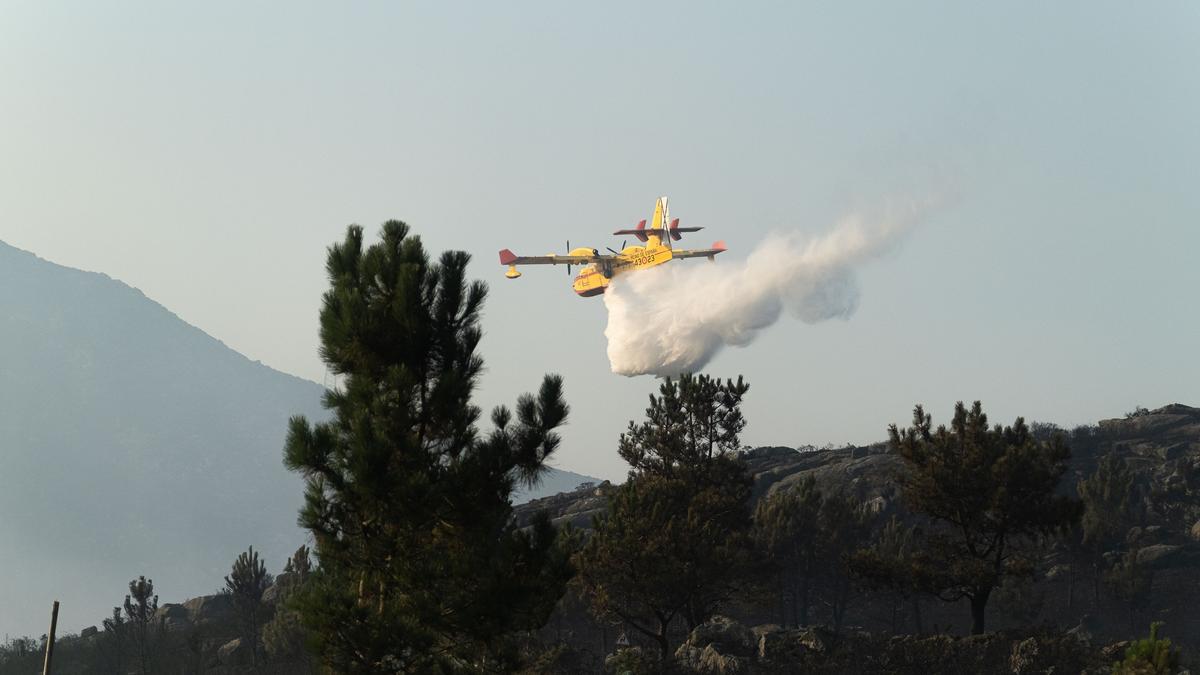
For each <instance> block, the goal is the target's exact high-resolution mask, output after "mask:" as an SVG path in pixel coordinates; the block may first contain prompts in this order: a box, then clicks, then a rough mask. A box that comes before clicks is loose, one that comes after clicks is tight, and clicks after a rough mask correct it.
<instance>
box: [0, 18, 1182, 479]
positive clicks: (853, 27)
mask: <svg viewBox="0 0 1200 675" xmlns="http://www.w3.org/2000/svg"><path fill="white" fill-rule="evenodd" d="M1198 64H1200V5H1197V4H1196V3H1187V2H1160V3H1128V2H1121V3H1097V2H1086V3H1083V2H1080V3H1069V2H1061V3H1043V2H1005V3H990V4H988V5H982V4H979V5H973V4H971V3H962V2H945V3H925V2H903V3H900V2H884V3H820V4H816V3H813V4H801V3H760V4H756V5H755V4H748V3H725V4H722V5H717V4H712V3H696V2H687V3H678V4H655V5H654V6H649V5H647V4H645V3H611V2H609V3H592V5H591V6H589V7H584V6H581V3H557V2H555V3H551V2H547V3H488V4H477V5H467V4H464V3H432V2H431V3H422V4H407V3H406V4H401V3H382V2H381V3H359V4H355V5H350V4H345V3H325V2H322V3H302V2H290V3H245V2H237V3H217V2H206V3H194V4H192V5H190V6H185V5H184V4H183V3H157V2H121V3H94V2H78V3H54V4H53V5H52V4H51V3H46V2H12V1H11V0H10V1H8V2H4V3H2V4H0V240H4V241H6V242H8V243H10V244H13V245H15V246H18V247H21V248H25V249H28V250H32V251H34V252H36V253H38V254H39V255H41V256H42V257H44V258H47V259H49V260H52V261H55V262H58V263H62V264H65V265H69V266H73V267H79V268H83V269H88V270H95V271H101V272H105V273H107V274H109V275H110V276H113V277H116V278H118V279H121V280H123V281H125V282H127V283H129V284H131V285H133V286H136V287H138V288H139V289H141V290H142V291H143V292H145V293H146V295H148V296H149V297H151V298H153V299H155V300H157V301H159V302H161V303H162V304H164V305H165V306H167V307H168V308H170V309H171V310H173V311H174V312H176V313H177V314H179V315H180V316H181V317H182V318H184V319H185V320H187V321H189V322H191V323H193V324H195V325H196V326H199V327H200V328H202V329H204V330H205V331H207V332H209V333H210V334H212V335H214V336H216V337H217V338H219V339H221V340H223V341H224V342H225V343H227V344H228V345H230V346H231V347H233V348H234V349H237V350H239V351H241V352H242V353H244V354H246V355H247V356H249V357H250V358H252V359H258V360H261V361H263V362H264V363H267V364H269V365H271V366H273V367H276V368H278V369H281V370H284V371H287V372H290V373H294V374H297V375H301V376H303V377H307V378H310V379H313V380H315V381H318V382H321V381H322V380H323V378H324V376H325V373H324V367H323V365H322V364H321V362H320V361H319V359H318V357H317V353H316V348H317V327H316V326H317V324H316V319H317V311H318V306H319V300H320V294H321V293H322V291H323V290H324V288H325V286H326V280H325V278H324V270H323V264H324V255H325V248H326V246H328V245H329V244H330V243H331V242H333V241H335V240H338V239H340V238H341V237H342V235H343V233H344V228H345V226H346V225H347V224H349V223H352V222H357V223H361V224H362V225H364V226H365V227H366V228H367V229H368V231H369V232H371V233H374V232H375V230H376V229H377V227H378V225H379V224H380V223H381V222H382V221H384V220H386V219H388V218H399V219H402V220H406V221H407V222H409V223H410V224H411V225H412V226H413V227H414V228H415V229H416V231H417V232H418V233H420V234H421V236H422V237H423V238H424V240H425V241H426V242H427V244H428V245H429V247H430V248H431V249H433V250H435V251H440V250H442V249H445V248H460V249H465V250H467V251H470V252H471V253H472V254H474V256H475V262H474V264H473V268H472V271H473V274H474V275H475V276H476V277H478V278H482V279H486V280H487V281H488V282H489V283H490V285H491V296H490V300H489V302H488V304H487V307H486V317H485V324H484V326H485V329H486V332H487V335H486V338H485V340H484V342H483V345H482V347H483V353H484V356H485V358H486V359H487V363H488V372H487V375H486V376H485V378H484V380H483V384H482V389H481V392H480V402H481V403H482V404H484V405H485V406H489V407H490V406H491V405H493V404H495V403H499V402H509V401H512V400H513V399H515V396H516V395H517V394H518V393H519V392H521V391H526V390H529V389H531V388H534V387H536V386H537V384H538V381H539V379H540V377H541V375H542V374H543V373H545V372H551V371H553V372H559V373H562V374H563V375H564V376H565V379H566V387H567V395H568V398H569V401H570V403H571V404H572V406H573V412H572V417H571V423H570V426H569V427H568V429H567V430H566V431H565V434H564V435H565V442H564V444H563V447H562V450H561V453H560V456H559V457H558V458H557V464H558V465H559V466H562V467H564V468H568V469H571V470H575V471H579V472H583V473H589V474H592V475H599V476H602V477H608V478H618V477H621V476H623V474H624V472H625V468H624V466H623V464H622V462H621V460H620V459H619V458H618V457H617V454H616V450H615V441H616V436H617V434H618V433H619V432H620V431H621V430H622V429H623V428H624V426H625V424H626V422H627V421H628V420H629V419H631V418H634V417H638V416H640V414H641V411H642V410H643V408H644V407H645V404H646V396H647V394H649V393H650V392H651V391H653V390H654V389H655V388H656V386H657V382H656V381H655V380H653V379H651V378H647V377H641V378H634V379H626V378H623V377H619V376H616V375H613V374H611V373H610V372H609V365H608V361H607V358H606V355H605V339H604V335H603V330H604V326H605V321H606V316H605V308H604V304H603V302H602V300H601V299H599V298H594V299H586V300H585V299H581V298H578V297H576V296H575V295H574V294H573V293H571V291H570V287H569V279H568V278H567V276H566V275H565V274H564V271H563V270H562V269H561V268H540V269H530V270H529V271H528V272H527V273H526V274H525V276H524V277H523V278H521V279H520V280H518V281H508V280H506V279H504V277H503V268H501V267H500V266H499V265H498V263H497V259H496V251H497V250H498V249H500V248H504V247H510V248H512V249H514V250H516V251H518V252H527V253H531V254H541V253H545V252H548V251H561V250H562V248H563V246H564V245H565V242H564V240H566V239H570V240H571V242H572V244H573V245H583V244H588V245H593V246H597V247H603V246H606V245H612V246H616V245H617V244H618V243H619V240H618V239H617V238H613V237H611V236H609V234H608V233H609V232H611V231H612V230H614V229H617V228H620V227H629V226H631V225H632V224H633V223H636V222H637V221H638V220H640V219H642V218H647V217H649V215H650V211H651V210H652V208H653V203H654V198H655V197H657V196H658V195H660V194H666V195H670V197H671V204H672V210H673V215H675V216H678V217H681V218H682V219H683V221H684V224H690V225H703V226H705V227H706V228H707V229H706V230H705V231H704V232H703V233H701V235H702V236H700V237H699V240H696V239H689V240H688V241H686V242H685V243H691V244H696V245H703V244H707V243H709V242H710V241H712V240H713V239H718V238H720V239H724V240H725V241H726V242H727V243H728V245H729V247H730V249H731V250H730V253H728V254H726V256H727V257H729V258H736V257H738V256H742V255H744V254H745V253H746V252H748V251H749V250H750V249H752V248H753V247H754V246H755V245H756V244H757V243H758V242H759V241H760V240H761V239H762V238H763V237H764V236H765V235H766V234H767V233H768V232H771V231H781V232H799V233H802V234H806V235H809V234H811V235H814V236H815V235H819V234H820V233H822V232H825V231H827V230H828V229H829V228H830V227H831V226H832V225H833V224H834V223H836V222H837V221H838V219H839V218H841V217H843V216H845V215H846V214H848V213H852V212H856V211H858V210H863V209H865V210H868V211H869V210H871V209H877V208H879V207H880V205H885V204H887V203H889V202H890V201H894V200H909V199H917V200H939V201H940V202H941V203H942V206H941V207H940V208H938V209H936V210H934V211H933V212H931V213H930V214H929V216H928V217H927V218H926V219H924V221H923V222H922V223H921V224H920V225H919V226H918V227H917V228H916V229H915V230H913V231H912V233H911V234H910V235H909V236H908V238H907V239H906V240H905V241H904V242H902V244H901V246H900V247H899V248H898V249H897V250H895V251H893V252H892V253H891V254H890V255H888V256H887V257H886V258H884V259H882V260H879V261H877V262H875V263H874V264H872V265H870V266H868V267H866V268H864V269H863V273H862V275H861V277H860V281H861V286H862V292H863V295H862V301H861V304H860V306H859V310H858V312H857V314H856V315H855V316H853V317H852V318H850V319H849V320H848V321H840V320H838V321H833V322H828V323H824V324H819V325H815V326H810V325H805V324H802V323H799V322H797V321H794V320H791V319H785V320H783V321H782V322H781V323H780V324H778V325H777V326H775V327H774V328H773V329H772V330H770V331H768V332H767V333H766V334H765V335H764V336H763V337H762V338H761V339H760V340H759V341H758V342H756V343H754V344H753V345H751V346H749V347H747V348H745V349H736V350H728V351H725V352H723V353H722V354H721V355H720V356H718V357H717V359H716V360H715V361H714V362H713V363H712V364H711V365H710V367H709V369H708V372H710V373H712V374H715V375H721V376H736V375H738V374H744V375H745V376H746V377H747V379H748V381H749V382H750V384H751V392H750V395H749V398H748V402H747V405H746V413H747V416H748V418H749V422H750V426H749V428H748V429H747V431H746V434H745V440H746V441H747V442H748V443H750V444H787V445H796V444H801V443H814V444H817V445H821V444H825V443H838V444H840V443H843V442H867V441H873V440H878V439H881V438H883V437H884V434H885V428H886V425H887V424H888V423H890V422H893V421H896V422H905V421H907V420H908V418H909V415H910V410H911V407H912V405H913V404H914V403H917V402H923V403H925V404H927V405H928V406H929V407H930V409H931V410H932V412H933V413H934V415H935V420H936V419H938V418H941V419H945V418H946V417H947V416H948V415H949V413H950V410H951V406H952V405H953V403H954V401H956V400H959V399H965V400H973V399H977V398H978V399H982V400H983V402H984V406H985V410H987V411H989V412H990V413H991V416H992V418H993V419H994V420H997V421H1006V422H1008V421H1011V419H1012V418H1013V417H1014V416H1016V415H1018V414H1021V415H1025V416H1026V417H1028V418H1032V419H1039V420H1053V421H1058V422H1061V423H1064V424H1073V423H1079V422H1085V421H1094V420H1096V419H1098V418H1101V417H1108V416H1118V415H1120V414H1122V413H1123V412H1125V411H1127V410H1129V409H1131V408H1133V407H1134V406H1136V405H1145V406H1148V407H1155V406H1158V405H1162V404H1165V403H1169V402H1174V401H1180V402H1184V403H1190V404H1200V361H1198V360H1197V359H1196V345H1197V344H1200V313H1198V312H1197V297H1198V293H1200V265H1198V264H1197V261H1198V259H1200V258H1198V256H1200V74H1198V71H1197V65H1198ZM683 264H687V263H683ZM696 264H703V263H702V262H701V263H696ZM718 264H720V263H718ZM0 329H2V327H0Z"/></svg>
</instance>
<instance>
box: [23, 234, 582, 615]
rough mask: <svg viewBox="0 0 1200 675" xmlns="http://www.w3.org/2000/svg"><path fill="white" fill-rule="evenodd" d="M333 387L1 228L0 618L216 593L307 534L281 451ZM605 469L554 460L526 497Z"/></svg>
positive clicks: (294, 480) (317, 414)
mask: <svg viewBox="0 0 1200 675" xmlns="http://www.w3.org/2000/svg"><path fill="white" fill-rule="evenodd" d="M323 391H324V390H323V388H322V387H321V386H320V385H318V384H315V383H313V382H309V381H307V380H302V379H300V378H297V377H293V376H290V375H287V374H284V373H281V372H278V371H275V370H272V369H271V368H268V367H266V366H264V365H262V364H260V363H257V362H253V361H250V360H249V359H247V358H245V357H244V356H242V355H241V354H238V353H237V352H235V351H233V350H232V349H229V348H228V347H226V346H225V345H224V344H222V343H221V342H220V341H218V340H216V339H214V338H212V337H210V336H209V335H207V334H205V333H204V332H203V331H201V330H199V329H198V328H195V327H193V326H191V325H188V324H187V323H185V322H184V321H182V320H181V319H179V317H177V316H175V315H174V314H172V313H171V312H170V311H168V310H167V309H166V308H164V307H163V306H161V305H159V304H158V303H156V302H154V301H152V300H149V299H148V298H146V297H145V296H144V295H143V294H142V293H141V292H140V291H138V290H137V289H134V288H131V287H129V286H127V285H125V284H123V283H121V282H119V281H116V280H114V279H111V278H109V277H108V276H106V275H103V274H96V273H91V272H82V271H79V270H75V269H71V268H67V267H62V266H60V265H55V264H53V263H49V262H47V261H44V260H41V259H39V258H37V257H36V256H35V255H33V254H31V253H27V252H25V251H21V250H18V249H16V248H13V247H11V246H8V245H6V244H4V243H3V242H0V632H4V633H9V634H13V635H16V634H22V633H33V634H38V632H39V631H42V630H44V623H45V620H46V619H45V614H46V612H47V611H48V608H49V606H50V603H51V601H52V600H54V599H58V600H61V601H62V603H63V604H62V611H61V617H60V625H61V626H63V627H64V628H65V629H66V630H78V629H79V628H81V627H84V626H88V625H93V624H97V623H99V621H100V620H101V619H102V618H103V617H104V616H105V615H107V614H108V613H109V612H111V608H112V607H113V606H114V605H118V604H120V603H121V602H122V601H123V599H124V596H125V593H126V592H127V588H126V586H127V584H128V582H129V580H130V579H132V578H134V577H136V576H137V575H141V574H144V575H146V576H147V577H150V578H151V579H153V580H154V582H155V589H156V591H158V592H159V593H160V594H161V595H162V597H163V598H164V601H165V600H166V599H167V598H170V599H173V600H181V599H183V598H185V597H191V596H196V595H201V594H206V593H212V592H213V591H214V590H215V589H216V587H217V586H219V585H220V584H221V580H222V578H223V576H224V575H225V574H227V573H228V572H229V566H230V564H231V563H232V561H233V559H234V558H235V557H236V555H237V554H238V552H240V551H242V550H244V549H245V548H246V547H247V546H250V545H253V546H254V547H255V549H257V550H259V551H261V552H262V554H263V556H264V558H265V560H266V562H267V566H268V570H269V571H272V572H278V571H279V568H280V566H281V565H282V563H283V561H284V560H285V559H286V557H287V556H289V555H290V554H291V552H292V551H293V550H295V548H296V547H297V546H299V545H300V544H301V543H303V542H304V541H305V540H306V533H305V532H303V531H301V530H300V529H299V528H298V527H296V513H297V511H298V509H299V507H300V506H301V504H302V501H303V499H302V487H301V482H300V479H299V478H298V477H297V476H295V475H293V474H291V473H289V472H288V471H287V470H286V469H284V467H283V465H282V447H283V438H284V433H285V430H286V424H287V420H288V418H289V417H290V416H292V415H305V416H308V417H309V418H310V419H313V418H323V417H324V414H325V413H324V411H323V410H322V408H321V405H320V401H321V396H322V393H323ZM594 480H595V479H593V478H589V477H587V476H581V475H579V474H574V473H571V472H567V471H561V470H551V471H550V472H549V473H548V474H547V475H546V476H545V477H544V479H543V481H542V482H541V483H540V484H539V485H537V486H535V487H534V488H532V489H530V490H527V491H525V492H524V493H522V494H521V495H519V497H518V501H523V500H527V499H531V498H534V497H538V496H542V495H545V494H552V493H555V492H559V491H563V490H569V489H572V488H574V487H576V486H577V485H579V484H580V483H582V482H585V481H594Z"/></svg>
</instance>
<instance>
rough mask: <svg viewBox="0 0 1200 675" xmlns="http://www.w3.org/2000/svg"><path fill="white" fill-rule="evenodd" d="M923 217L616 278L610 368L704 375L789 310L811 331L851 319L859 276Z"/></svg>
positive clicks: (795, 238) (856, 224)
mask: <svg viewBox="0 0 1200 675" xmlns="http://www.w3.org/2000/svg"><path fill="white" fill-rule="evenodd" d="M918 212H924V209H923V208H911V209H906V210H905V211H904V212H903V213H899V214H897V213H893V214H890V215H889V216H888V217H883V218H879V219H878V220H877V221H876V222H874V223H868V222H866V220H865V219H864V217H863V216H861V215H851V216H849V217H847V218H844V219H843V220H842V221H841V222H839V223H838V224H837V226H836V227H834V228H833V230H831V231H830V232H828V233H826V234H825V235H823V236H820V237H817V238H813V239H805V238H803V237H801V236H799V235H797V234H795V233H791V234H772V235H770V236H768V237H767V238H766V239H765V240H764V241H763V242H762V243H761V244H759V246H758V248H756V249H755V250H754V251H753V252H752V253H751V254H750V255H749V257H747V258H746V260H744V261H738V262H734V263H729V262H725V261H720V262H717V263H716V264H708V263H707V262H706V261H703V260H700V261H675V262H672V263H669V264H667V265H662V266H660V267H655V268H652V269H649V270H644V271H637V272H633V273H630V274H623V275H621V276H619V277H617V278H615V279H613V282H612V284H611V285H610V286H609V288H608V291H607V292H606V293H605V294H604V304H605V306H606V307H607V308H608V327H607V328H605V330H604V335H605V337H607V338H608V360H609V363H610V364H611V366H612V370H613V372H614V373H618V374H620V375H627V376H633V375H645V374H652V375H658V376H673V375H678V374H679V373H684V372H694V371H696V370H698V369H700V368H702V367H703V366H704V365H705V364H707V363H708V362H709V360H711V359H712V358H713V356H715V355H716V354H717V352H719V351H720V350H721V348H722V347H725V346H735V347H744V346H746V345H748V344H750V343H751V342H753V341H754V339H755V338H756V337H758V334H759V332H761V331H762V330H763V329H765V328H767V327H769V326H771V325H772V324H774V323H775V322H776V321H778V320H779V317H780V316H781V315H782V313H783V311H784V310H785V309H786V310H787V311H788V312H789V313H791V314H792V316H794V317H795V318H797V319H799V320H801V321H803V322H805V323H810V324H811V323H817V322H819V321H825V320H827V319H834V318H840V319H848V318H850V316H851V315H852V314H854V311H855V309H857V308H858V299H859V287H858V279H857V277H856V274H855V271H856V269H857V268H858V267H859V266H861V265H862V264H864V263H866V262H869V261H870V260H872V259H874V258H877V257H878V256H880V255H882V254H884V253H886V252H887V251H889V250H890V249H891V248H892V247H893V246H895V244H896V242H897V240H898V239H899V238H900V237H901V236H902V235H903V234H904V232H906V231H907V230H908V229H909V227H910V225H911V224H912V223H913V222H915V220H916V219H917V216H918V215H919V213H918Z"/></svg>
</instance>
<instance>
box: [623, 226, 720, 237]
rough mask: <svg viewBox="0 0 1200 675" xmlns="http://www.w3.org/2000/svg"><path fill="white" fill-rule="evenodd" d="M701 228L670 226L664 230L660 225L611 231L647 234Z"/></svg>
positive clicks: (693, 230) (691, 230)
mask: <svg viewBox="0 0 1200 675" xmlns="http://www.w3.org/2000/svg"><path fill="white" fill-rule="evenodd" d="M703 229H704V228H703V227H672V228H670V229H665V230H664V229H663V228H661V227H647V228H645V229H637V230H617V231H616V232H613V234H634V235H637V234H641V235H647V234H663V233H664V232H671V233H674V232H699V231H700V230H703Z"/></svg>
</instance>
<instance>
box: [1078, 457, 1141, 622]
mask: <svg viewBox="0 0 1200 675" xmlns="http://www.w3.org/2000/svg"><path fill="white" fill-rule="evenodd" d="M1133 479H1134V476H1133V471H1131V470H1130V468H1129V466H1128V464H1127V463H1126V462H1125V460H1124V459H1123V458H1121V457H1120V456H1119V455H1117V454H1116V453H1109V454H1107V455H1105V456H1104V457H1103V458H1102V459H1101V460H1100V463H1099V464H1098V465H1097V466H1096V470H1095V471H1094V472H1092V474H1091V475H1089V476H1088V477H1087V478H1084V479H1083V480H1080V481H1079V485H1078V490H1079V497H1080V499H1082V501H1083V517H1082V519H1081V520H1080V528H1079V529H1080V532H1079V533H1078V536H1079V538H1080V539H1079V543H1080V547H1081V548H1082V551H1081V553H1082V554H1083V555H1082V556H1081V557H1083V558H1085V559H1086V561H1087V564H1088V565H1089V566H1090V567H1091V572H1092V593H1093V600H1094V601H1095V602H1096V603H1097V604H1098V603H1099V602H1100V585H1101V581H1102V580H1103V578H1104V576H1105V572H1106V567H1107V566H1108V564H1107V562H1106V559H1105V555H1104V554H1106V553H1109V552H1111V551H1114V550H1118V549H1122V548H1124V545H1125V535H1126V533H1128V532H1129V529H1130V528H1131V527H1133V525H1134V524H1135V520H1136V514H1135V513H1134V512H1133V508H1132V504H1133V503H1134V502H1135V500H1136V498H1137V493H1136V491H1135V489H1134V482H1133Z"/></svg>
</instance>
